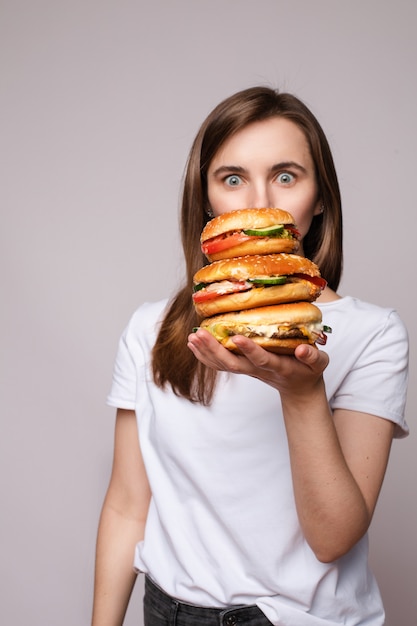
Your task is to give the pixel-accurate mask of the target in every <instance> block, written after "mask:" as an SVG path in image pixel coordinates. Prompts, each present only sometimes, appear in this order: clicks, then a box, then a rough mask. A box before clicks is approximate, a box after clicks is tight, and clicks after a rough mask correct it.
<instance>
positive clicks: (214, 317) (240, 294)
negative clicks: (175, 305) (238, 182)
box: [193, 208, 331, 354]
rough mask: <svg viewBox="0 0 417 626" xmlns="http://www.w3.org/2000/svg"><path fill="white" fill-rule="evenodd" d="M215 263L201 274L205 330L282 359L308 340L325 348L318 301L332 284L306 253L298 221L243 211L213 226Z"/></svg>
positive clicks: (208, 237) (198, 299)
mask: <svg viewBox="0 0 417 626" xmlns="http://www.w3.org/2000/svg"><path fill="white" fill-rule="evenodd" d="M201 248H202V251H203V253H204V254H205V256H206V258H207V260H208V261H209V263H208V265H205V266H204V267H202V268H201V269H200V270H199V271H198V272H197V273H196V274H195V276H194V293H193V302H194V306H195V309H196V312H197V314H198V315H199V317H200V318H201V322H200V326H201V327H202V328H206V329H207V330H208V331H209V332H210V333H211V334H212V335H214V337H215V338H216V339H217V340H218V341H219V342H220V343H222V344H223V345H224V346H225V347H226V348H228V349H229V350H232V351H237V347H236V346H235V344H234V342H233V340H232V337H233V335H244V336H246V337H250V338H251V339H252V340H253V341H255V342H256V343H257V344H259V345H260V346H262V347H263V348H265V349H266V350H269V351H271V352H276V353H278V354H292V353H293V352H294V350H295V348H296V347H297V346H298V345H299V344H301V343H308V344H311V345H315V344H321V345H324V344H325V343H326V335H325V332H331V329H330V328H329V327H327V326H324V325H323V323H322V315H321V311H320V309H319V308H318V307H317V306H315V305H314V304H312V303H313V302H314V300H316V299H317V298H318V297H319V295H320V293H321V292H322V290H323V289H324V287H325V286H326V281H325V280H324V279H323V278H322V277H321V276H320V271H319V268H318V267H317V265H316V264H315V263H313V262H312V261H310V260H309V259H307V258H305V257H302V256H299V255H297V254H296V252H297V251H298V249H299V233H298V231H297V229H296V226H295V224H294V218H293V217H292V215H290V214H289V213H287V212H286V211H282V210H280V209H273V208H265V209H241V210H238V211H232V212H230V213H225V214H223V215H220V216H218V217H215V218H213V219H212V220H210V222H208V224H207V225H206V227H205V228H204V230H203V232H202V234H201Z"/></svg>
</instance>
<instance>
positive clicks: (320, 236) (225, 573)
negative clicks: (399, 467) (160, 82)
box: [93, 87, 408, 626]
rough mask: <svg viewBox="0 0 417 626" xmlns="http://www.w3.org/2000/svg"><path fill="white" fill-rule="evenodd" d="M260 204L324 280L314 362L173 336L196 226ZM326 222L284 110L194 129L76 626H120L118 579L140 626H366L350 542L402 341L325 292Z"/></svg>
mask: <svg viewBox="0 0 417 626" xmlns="http://www.w3.org/2000/svg"><path fill="white" fill-rule="evenodd" d="M263 206H274V207H279V208H281V209H284V210H287V211H289V212H290V213H292V215H293V216H294V218H295V222H296V224H297V228H298V230H299V231H300V233H301V248H300V250H299V251H298V254H303V255H305V256H307V257H309V258H310V259H312V260H313V261H315V262H316V263H317V264H318V265H319V267H320V270H321V273H322V275H323V276H324V277H325V278H326V280H327V282H328V287H326V289H325V290H324V291H323V293H322V295H321V296H320V298H319V300H318V301H317V305H318V306H319V307H320V308H321V310H322V313H323V318H324V321H325V323H326V325H329V326H331V327H332V328H333V334H332V335H331V337H330V338H329V341H328V345H327V347H326V351H322V350H317V349H316V348H314V347H311V346H308V345H302V346H299V347H298V348H297V349H296V351H295V354H294V356H278V355H275V354H272V353H269V352H266V351H264V350H263V349H262V348H260V347H259V346H257V345H255V344H254V343H253V342H252V341H251V340H250V339H247V338H244V337H239V336H237V337H235V339H234V341H235V343H236V345H237V346H238V347H239V352H240V353H239V354H235V353H231V352H229V351H227V350H226V349H225V348H223V347H222V346H221V345H220V344H219V343H218V342H217V341H216V340H215V339H214V337H212V336H211V335H210V334H209V333H208V332H206V331H204V330H203V329H200V330H198V331H197V332H195V333H192V332H190V331H191V329H192V328H193V327H195V326H198V322H199V320H198V319H197V318H196V315H195V312H194V308H193V305H192V301H191V291H192V278H193V276H194V273H195V272H196V271H197V270H198V269H199V268H200V267H201V266H202V265H203V264H204V263H205V260H204V258H203V255H202V253H201V251H200V244H199V237H200V233H201V230H202V228H203V227H204V224H205V223H206V222H207V220H208V219H210V218H211V216H213V215H214V216H216V215H220V214H221V213H224V212H228V211H233V210H235V209H239V208H251V207H263ZM340 207H341V203H340V194H339V188H338V182H337V177H336V173H335V169H334V165H333V160H332V156H331V153H330V149H329V146H328V143H327V140H326V138H325V136H324V134H323V131H322V129H321V127H320V126H319V124H318V122H317V120H316V119H315V117H314V116H313V115H312V113H311V112H310V111H309V110H308V109H307V107H305V105H304V104H303V103H301V102H300V101H299V100H298V99H297V98H295V97H294V96H292V95H289V94H279V93H277V92H275V91H274V90H272V89H269V88H264V87H255V88H252V89H248V90H244V91H242V92H239V93H237V94H235V95H234V96H232V97H230V98H228V99H226V100H225V101H224V102H222V103H221V104H220V105H218V107H216V108H215V109H214V111H213V112H212V113H211V114H210V115H209V116H208V118H207V119H206V121H205V122H204V123H203V125H202V127H201V129H200V131H199V133H198V135H197V137H196V139H195V141H194V144H193V146H192V149H191V152H190V157H189V161H188V165H187V170H186V176H185V181H184V193H183V203H182V242H183V248H184V254H185V260H186V281H185V285H184V287H183V288H182V289H181V290H180V291H179V292H178V294H177V295H176V296H175V297H174V298H173V300H172V301H171V302H169V303H168V302H166V301H164V302H160V303H153V304H145V305H142V306H141V307H140V308H139V309H138V311H137V312H136V313H135V314H134V315H133V317H132V319H131V321H130V323H129V325H128V327H127V329H126V331H125V332H124V334H123V337H122V339H121V341H120V345H119V352H118V356H117V361H116V367H115V372H114V380H113V387H112V390H111V393H110V396H109V398H108V402H109V404H110V405H112V406H114V407H116V408H117V419H116V432H115V452H114V463H113V471H112V476H111V480H110V484H109V488H108V492H107V495H106V498H105V502H104V506H103V511H102V515H101V520H100V526H99V533H98V543H97V563H96V585H95V603H94V611H93V626H116V625H120V624H122V622H123V618H124V614H125V611H126V608H127V605H128V601H129V597H130V593H131V591H132V588H133V584H134V581H135V576H136V572H137V571H141V572H145V574H146V583H145V599H144V607H145V625H146V626H162V625H165V624H177V625H178V626H191V625H196V624H207V626H209V625H211V624H213V625H214V624H235V623H239V624H248V625H249V624H250V625H252V626H265V625H267V624H275V625H276V626H284V625H285V626H289V625H296V626H303V625H306V626H319V625H322V626H324V625H335V624H341V623H343V624H347V625H350V626H353V625H355V626H357V625H360V624H367V625H368V626H369V625H372V626H378V625H381V624H383V623H384V611H383V607H382V603H381V598H380V595H379V591H378V588H377V585H376V582H375V580H374V577H373V575H372V574H371V572H370V571H369V569H368V564H367V535H366V533H367V529H368V527H369V524H370V522H371V519H372V514H373V511H374V508H375V505H376V501H377V498H378V494H379V491H380V488H381V485H382V481H383V477H384V472H385V469H386V465H387V462H388V456H389V451H390V446H391V441H392V438H393V437H394V436H397V437H399V436H403V435H405V434H406V433H407V425H406V422H405V420H404V405H405V395H406V381H407V350H408V347H407V335H406V331H405V328H404V326H403V324H402V322H401V321H400V319H399V318H398V316H397V314H396V313H395V311H393V310H391V309H382V308H380V307H376V306H373V305H370V304H367V303H364V302H361V301H358V300H356V299H354V298H351V297H340V296H339V295H338V294H337V293H336V290H337V288H338V284H339V280H340V275H341V270H342V219H341V208H340ZM189 333H190V334H189ZM187 335H189V336H188V344H187ZM133 560H134V569H133V567H132V563H133Z"/></svg>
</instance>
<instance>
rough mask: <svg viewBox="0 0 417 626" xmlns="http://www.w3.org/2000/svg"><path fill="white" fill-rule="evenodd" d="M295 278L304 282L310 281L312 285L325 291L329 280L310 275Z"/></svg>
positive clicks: (299, 275)
mask: <svg viewBox="0 0 417 626" xmlns="http://www.w3.org/2000/svg"><path fill="white" fill-rule="evenodd" d="M294 276H295V277H296V278H301V279H303V280H309V281H310V282H311V283H314V285H317V287H320V289H324V288H325V286H326V285H327V280H325V279H324V278H322V277H321V276H309V275H308V274H294Z"/></svg>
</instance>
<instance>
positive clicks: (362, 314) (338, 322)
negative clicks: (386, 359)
mask: <svg viewBox="0 0 417 626" xmlns="http://www.w3.org/2000/svg"><path fill="white" fill-rule="evenodd" d="M317 305H318V306H319V308H320V309H321V311H322V315H323V321H324V323H329V324H330V325H335V326H343V328H344V329H345V333H346V332H348V333H349V332H350V333H352V335H351V336H355V337H358V336H360V335H364V336H368V337H370V336H374V335H376V334H379V333H381V332H387V331H388V330H390V332H391V333H392V334H393V335H396V336H397V338H398V340H400V339H401V340H405V341H406V340H407V329H406V327H405V324H404V322H403V321H402V319H401V318H400V315H399V314H398V312H397V310H396V309H395V308H394V307H387V306H381V305H380V304H375V303H372V302H368V301H366V300H362V299H360V298H356V297H353V296H343V297H337V298H335V299H331V300H326V301H324V302H317ZM345 336H346V335H345Z"/></svg>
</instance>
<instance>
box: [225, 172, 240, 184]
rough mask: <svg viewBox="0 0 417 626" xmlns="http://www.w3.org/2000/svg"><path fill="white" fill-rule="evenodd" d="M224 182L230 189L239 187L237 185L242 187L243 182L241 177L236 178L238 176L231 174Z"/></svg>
mask: <svg viewBox="0 0 417 626" xmlns="http://www.w3.org/2000/svg"><path fill="white" fill-rule="evenodd" d="M224 181H225V183H226V185H229V187H237V185H240V183H241V182H242V179H241V178H240V176H236V174H231V175H230V176H227V177H226V178H225V179H224Z"/></svg>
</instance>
